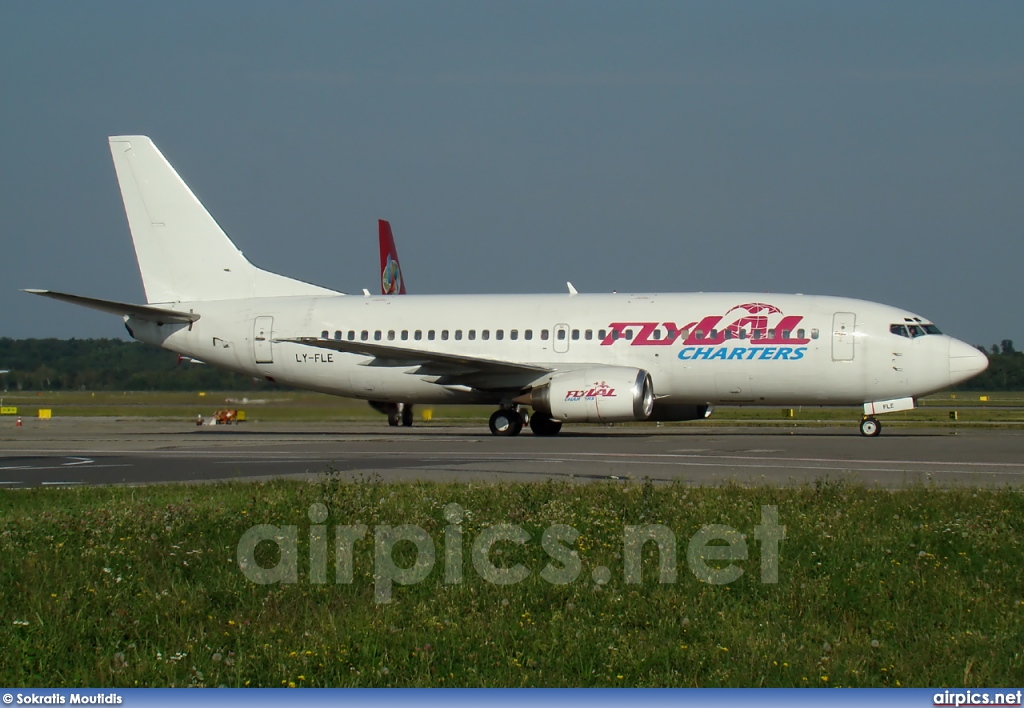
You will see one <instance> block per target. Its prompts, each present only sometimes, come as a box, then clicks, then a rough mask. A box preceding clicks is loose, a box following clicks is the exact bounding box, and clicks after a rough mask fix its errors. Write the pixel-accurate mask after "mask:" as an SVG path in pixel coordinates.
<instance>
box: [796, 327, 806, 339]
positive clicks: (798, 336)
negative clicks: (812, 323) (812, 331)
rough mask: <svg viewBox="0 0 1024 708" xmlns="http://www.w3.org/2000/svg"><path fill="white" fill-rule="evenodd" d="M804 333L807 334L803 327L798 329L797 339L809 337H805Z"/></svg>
mask: <svg viewBox="0 0 1024 708" xmlns="http://www.w3.org/2000/svg"><path fill="white" fill-rule="evenodd" d="M804 334H805V332H804V331H803V330H802V329H798V330H797V331H796V338H797V339H807V337H805V336H804Z"/></svg>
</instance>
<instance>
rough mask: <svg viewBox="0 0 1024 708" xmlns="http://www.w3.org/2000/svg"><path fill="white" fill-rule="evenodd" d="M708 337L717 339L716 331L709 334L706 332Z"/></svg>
mask: <svg viewBox="0 0 1024 708" xmlns="http://www.w3.org/2000/svg"><path fill="white" fill-rule="evenodd" d="M708 336H709V337H710V338H711V339H718V330H717V329H713V330H711V331H710V332H708Z"/></svg>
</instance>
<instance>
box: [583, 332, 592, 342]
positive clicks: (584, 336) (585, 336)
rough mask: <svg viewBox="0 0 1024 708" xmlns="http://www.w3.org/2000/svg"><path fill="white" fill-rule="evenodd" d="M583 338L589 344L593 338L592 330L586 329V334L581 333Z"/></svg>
mask: <svg viewBox="0 0 1024 708" xmlns="http://www.w3.org/2000/svg"><path fill="white" fill-rule="evenodd" d="M583 338H584V339H585V340H587V341H588V342H589V341H590V340H591V339H593V338H594V330H592V329H588V330H587V331H586V332H584V333H583Z"/></svg>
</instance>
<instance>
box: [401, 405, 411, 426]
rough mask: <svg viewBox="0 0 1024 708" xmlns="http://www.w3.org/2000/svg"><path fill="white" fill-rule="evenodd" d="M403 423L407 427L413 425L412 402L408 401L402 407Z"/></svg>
mask: <svg viewBox="0 0 1024 708" xmlns="http://www.w3.org/2000/svg"><path fill="white" fill-rule="evenodd" d="M402 425H404V426H405V427H406V428H411V427H412V404H411V403H406V404H405V406H403V407H402Z"/></svg>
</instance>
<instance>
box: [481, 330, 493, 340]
mask: <svg viewBox="0 0 1024 708" xmlns="http://www.w3.org/2000/svg"><path fill="white" fill-rule="evenodd" d="M490 338H491V330H489V329H485V330H484V331H483V332H481V333H480V339H482V340H484V341H485V342H486V341H487V340H488V339H490Z"/></svg>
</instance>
